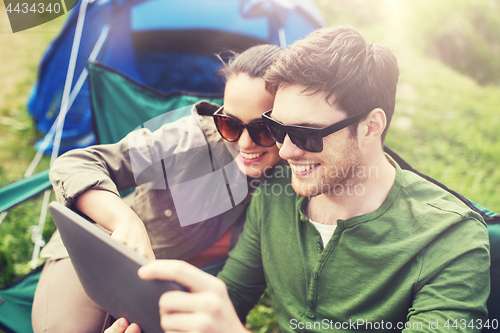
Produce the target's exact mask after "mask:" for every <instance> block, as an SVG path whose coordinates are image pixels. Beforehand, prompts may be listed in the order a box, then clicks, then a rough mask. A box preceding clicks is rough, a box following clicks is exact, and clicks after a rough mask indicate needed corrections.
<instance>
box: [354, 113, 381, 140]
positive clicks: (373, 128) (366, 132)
mask: <svg viewBox="0 0 500 333" xmlns="http://www.w3.org/2000/svg"><path fill="white" fill-rule="evenodd" d="M386 126H387V117H386V115H385V112H384V111H383V110H382V109H380V108H376V109H373V110H372V111H371V112H370V113H369V114H368V116H367V117H366V118H365V119H364V120H362V121H361V122H360V124H359V127H358V132H359V134H360V135H359V136H358V139H360V140H362V142H360V143H361V144H362V146H368V145H370V144H371V143H373V142H374V141H375V140H378V141H379V142H382V133H384V130H385V127H386Z"/></svg>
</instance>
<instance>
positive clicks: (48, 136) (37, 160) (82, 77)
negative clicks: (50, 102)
mask: <svg viewBox="0 0 500 333" xmlns="http://www.w3.org/2000/svg"><path fill="white" fill-rule="evenodd" d="M108 33H109V25H105V26H104V27H103V28H102V31H101V34H100V35H99V38H98V39H97V41H96V43H95V45H94V48H93V49H92V52H91V53H90V55H89V58H88V61H95V60H96V59H97V56H98V55H99V52H100V51H101V49H102V46H103V45H104V42H105V41H106V38H107V37H108ZM88 73H89V72H88V70H87V68H84V69H83V70H82V72H81V73H80V76H79V77H78V81H77V82H76V84H75V86H74V87H73V90H72V91H71V94H70V96H69V103H68V110H69V109H71V107H72V106H73V102H74V101H75V99H76V97H77V96H78V94H79V93H80V90H81V89H82V87H83V84H84V83H85V80H86V79H87V76H88ZM59 116H60V114H58V115H57V117H56V119H55V121H54V123H53V124H52V126H51V127H50V130H49V132H47V134H46V135H45V137H44V138H43V141H42V143H41V145H40V148H39V149H38V151H37V152H36V156H35V158H34V159H33V161H31V163H30V165H29V167H28V169H27V170H26V173H25V174H24V177H25V178H27V177H30V176H31V175H32V174H33V172H34V171H35V168H36V167H37V165H38V163H40V160H41V159H42V156H43V153H44V152H45V150H46V149H47V147H48V146H49V144H50V141H51V140H52V138H53V137H54V133H55V131H56V125H57V123H58V119H59Z"/></svg>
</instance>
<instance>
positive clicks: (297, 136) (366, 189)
mask: <svg viewBox="0 0 500 333" xmlns="http://www.w3.org/2000/svg"><path fill="white" fill-rule="evenodd" d="M398 75H399V71H398V67H397V62H396V59H395V57H394V55H393V54H392V53H391V52H390V51H389V50H388V49H387V48H385V47H383V46H380V45H376V44H371V43H367V42H366V41H365V40H364V39H363V37H362V36H361V35H360V34H359V33H358V32H357V31H356V30H355V29H353V28H350V27H332V28H325V29H321V30H318V31H316V32H314V33H312V34H311V35H309V36H308V37H306V38H305V39H304V40H302V41H298V42H296V43H294V44H293V45H291V46H290V47H289V48H288V49H287V50H286V51H285V52H283V53H282V54H281V55H280V56H279V57H278V58H277V59H276V61H275V63H274V64H273V66H271V68H270V69H269V70H268V72H267V74H266V77H265V79H266V88H267V89H268V90H269V91H270V92H271V93H272V94H274V95H275V97H276V98H275V102H274V108H273V109H272V110H271V111H269V112H266V113H265V114H264V115H263V118H264V121H265V122H266V125H268V127H269V128H270V130H271V132H272V133H273V135H274V137H275V140H276V141H277V142H278V147H279V148H280V156H281V157H282V158H283V159H286V160H287V161H288V163H289V165H290V170H291V177H292V186H293V189H294V190H295V191H296V192H297V193H298V195H296V194H291V193H290V192H289V191H288V192H287V191H286V189H287V185H288V184H289V183H288V182H289V179H288V177H287V170H283V169H278V170H276V171H275V174H274V177H272V178H271V179H268V180H265V181H263V182H262V183H261V185H260V191H256V193H258V194H257V195H255V196H254V198H253V199H252V203H251V205H250V208H249V210H248V212H247V221H246V223H245V229H244V231H243V233H242V234H241V236H240V240H239V242H238V245H237V246H236V247H235V249H234V250H233V251H232V252H231V254H230V258H229V259H228V261H227V263H226V266H225V267H224V269H223V271H222V272H221V273H220V275H219V278H220V279H221V280H222V281H223V282H224V283H222V282H221V281H220V280H218V279H216V278H213V277H209V276H205V275H204V274H203V273H202V272H199V271H198V270H196V269H195V268H193V267H191V266H188V265H186V264H184V263H182V262H154V263H152V264H150V265H148V266H146V267H143V268H142V269H141V270H140V271H139V275H140V276H141V277H143V278H145V279H153V278H162V279H170V280H175V281H177V282H180V283H181V284H184V285H185V286H187V287H188V289H189V290H190V293H183V292H168V293H166V294H164V295H163V296H162V298H161V299H160V314H161V320H162V327H163V329H164V330H165V331H175V332H194V331H196V332H231V333H234V332H245V331H246V330H245V328H244V326H243V325H242V324H241V322H240V321H239V320H238V317H239V318H240V319H241V320H244V318H245V316H246V315H247V313H248V311H249V310H250V309H251V308H252V307H253V306H254V305H255V303H256V302H257V301H258V299H259V297H260V295H261V294H262V292H263V291H264V289H265V288H267V289H268V292H269V295H270V297H271V299H272V302H273V307H274V309H275V312H276V318H277V320H278V323H279V325H280V327H281V330H282V331H283V332H294V331H307V332H312V331H317V332H324V331H328V330H332V331H349V330H359V331H377V332H379V331H381V332H385V331H391V330H396V331H402V330H404V331H405V332H410V331H411V332H417V331H419V332H424V331H425V332H427V331H432V332H436V331H437V332H440V331H442V332H449V330H450V329H451V330H455V331H464V332H475V331H480V330H481V328H482V325H483V323H484V321H485V319H486V314H487V311H486V300H487V298H488V294H489V261H490V259H489V245H488V244H489V243H488V235H487V230H486V225H485V223H484V221H483V220H482V219H481V217H480V216H479V215H477V214H476V213H474V212H472V211H470V210H469V209H468V208H467V207H466V206H465V205H464V204H463V203H461V202H460V201H459V200H458V199H456V198H455V197H453V196H452V195H450V194H449V193H447V192H445V191H443V190H442V189H440V188H438V187H437V186H435V185H433V184H431V183H430V182H428V181H426V180H424V179H422V178H420V177H419V176H417V175H416V174H414V173H411V172H408V171H403V170H402V169H401V168H400V167H399V166H398V165H397V163H396V162H395V161H393V160H392V159H391V158H389V157H388V156H386V155H385V154H384V152H383V149H382V148H383V140H384V137H385V134H386V132H387V129H388V126H389V123H390V121H391V118H392V114H393V112H394V105H395V94H396V85H397V80H398ZM280 189H281V191H279V190H280ZM226 288H227V289H226ZM231 303H232V304H231ZM120 324H125V321H124V320H122V321H119V322H117V323H115V325H114V326H113V327H112V328H111V329H110V330H112V329H115V330H116V332H121V331H123V329H120V328H119V325H120ZM124 327H125V326H124ZM136 329H137V327H134V326H130V327H129V328H128V330H129V332H134V330H136Z"/></svg>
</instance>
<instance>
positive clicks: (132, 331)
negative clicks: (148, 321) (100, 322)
mask: <svg viewBox="0 0 500 333" xmlns="http://www.w3.org/2000/svg"><path fill="white" fill-rule="evenodd" d="M104 333H141V329H140V328H139V326H137V324H131V325H129V323H128V321H127V320H126V319H125V318H120V319H118V320H117V321H115V322H114V323H113V325H111V326H110V327H109V328H108V329H107V330H105V331H104Z"/></svg>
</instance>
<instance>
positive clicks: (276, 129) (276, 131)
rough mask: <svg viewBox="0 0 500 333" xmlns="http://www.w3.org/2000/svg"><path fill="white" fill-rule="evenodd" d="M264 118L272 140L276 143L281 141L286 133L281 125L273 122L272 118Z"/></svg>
mask: <svg viewBox="0 0 500 333" xmlns="http://www.w3.org/2000/svg"><path fill="white" fill-rule="evenodd" d="M264 120H265V124H266V126H267V128H268V129H269V132H271V136H272V137H273V139H274V141H276V142H278V143H283V141H284V140H285V135H286V132H285V131H284V130H283V127H281V125H280V124H278V123H277V122H275V121H274V120H270V119H266V118H264Z"/></svg>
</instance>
